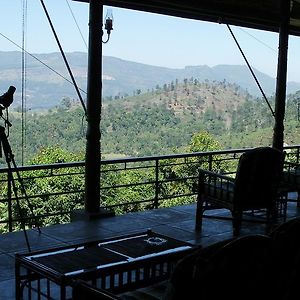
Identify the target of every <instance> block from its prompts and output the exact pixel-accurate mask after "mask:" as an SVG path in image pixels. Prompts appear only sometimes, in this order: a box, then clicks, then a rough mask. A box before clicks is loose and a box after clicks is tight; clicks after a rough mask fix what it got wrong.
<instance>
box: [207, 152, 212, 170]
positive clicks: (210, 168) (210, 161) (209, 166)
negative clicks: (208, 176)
mask: <svg viewBox="0 0 300 300" xmlns="http://www.w3.org/2000/svg"><path fill="white" fill-rule="evenodd" d="M212 157H213V156H212V155H211V154H209V156H208V170H209V171H211V170H212V161H213V158H212Z"/></svg>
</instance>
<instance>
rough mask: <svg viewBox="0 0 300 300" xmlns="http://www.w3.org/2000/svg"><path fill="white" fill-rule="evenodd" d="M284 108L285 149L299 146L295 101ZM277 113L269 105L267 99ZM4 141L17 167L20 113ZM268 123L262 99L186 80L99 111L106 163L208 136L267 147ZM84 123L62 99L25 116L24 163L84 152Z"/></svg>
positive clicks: (13, 115) (171, 149) (227, 143)
mask: <svg viewBox="0 0 300 300" xmlns="http://www.w3.org/2000/svg"><path fill="white" fill-rule="evenodd" d="M299 98H300V92H298V93H296V94H293V95H290V96H289V99H288V101H287V108H286V111H287V114H286V122H285V142H286V143H288V144H297V143H299V142H300V141H299V139H300V138H299V137H300V135H299V133H300V132H299V128H300V123H299V121H298V99H299ZM270 102H271V105H272V106H273V107H274V100H273V99H270ZM9 116H10V121H11V123H12V124H13V126H12V127H11V129H10V133H9V134H10V135H9V140H10V141H11V145H12V149H13V152H14V153H15V154H16V158H17V160H18V161H20V158H21V150H22V138H21V113H20V112H17V111H16V110H15V111H13V110H12V111H11V112H10V114H9ZM273 123H274V120H273V116H272V114H271V112H270V110H269V108H268V107H267V104H266V103H265V101H264V100H262V99H254V98H253V97H251V96H250V95H249V94H248V93H247V92H246V91H244V90H243V89H241V88H240V87H239V86H237V85H234V84H230V83H227V82H226V81H222V82H215V81H214V82H210V81H206V82H202V83H201V82H198V80H197V79H194V78H189V79H185V80H184V81H183V82H178V81H176V82H170V83H169V84H164V85H163V86H161V87H160V86H157V87H156V88H155V89H153V90H151V91H148V92H147V93H141V91H140V90H137V91H135V96H132V97H125V98H124V97H122V98H120V97H114V98H110V99H106V100H105V101H104V104H103V109H102V120H101V133H102V138H101V140H102V154H103V157H106V158H109V157H112V156H114V157H115V156H147V155H160V154H170V153H178V152H186V151H187V145H188V144H189V142H190V140H191V137H192V135H193V134H195V133H197V132H201V131H206V132H208V133H209V134H210V135H211V136H213V137H214V138H215V139H216V140H217V141H219V142H220V144H221V146H222V148H224V149H226V148H239V147H249V146H255V145H269V144H270V143H271V139H272V130H273ZM85 130H86V121H85V118H84V114H83V110H82V108H81V107H80V105H79V104H78V103H77V102H74V101H71V100H70V99H69V98H65V99H63V100H62V101H61V104H60V105H59V106H58V107H56V108H55V109H53V110H49V111H47V112H44V113H31V112H27V113H26V126H25V140H24V142H23V146H24V147H23V148H24V158H25V163H26V162H27V161H28V160H29V159H31V158H32V157H33V156H34V155H35V154H36V153H38V152H39V151H40V150H41V149H43V148H45V147H48V146H59V147H61V148H62V149H65V150H67V151H70V152H72V153H83V152H84V149H85V148H84V147H85Z"/></svg>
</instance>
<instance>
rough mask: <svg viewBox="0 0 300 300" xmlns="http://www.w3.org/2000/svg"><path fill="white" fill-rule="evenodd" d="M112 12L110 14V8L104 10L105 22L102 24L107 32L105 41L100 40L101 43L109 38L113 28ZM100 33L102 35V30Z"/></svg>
mask: <svg viewBox="0 0 300 300" xmlns="http://www.w3.org/2000/svg"><path fill="white" fill-rule="evenodd" d="M113 19H114V18H113V14H112V10H111V9H108V10H107V12H106V16H105V24H104V29H105V30H106V33H107V39H106V41H103V40H102V43H104V44H106V43H107V42H108V41H109V38H110V33H111V31H112V30H113ZM102 35H103V31H102Z"/></svg>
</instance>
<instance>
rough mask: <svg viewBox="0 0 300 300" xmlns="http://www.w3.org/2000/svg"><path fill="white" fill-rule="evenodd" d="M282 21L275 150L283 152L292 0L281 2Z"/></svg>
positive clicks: (282, 0) (277, 83) (276, 99)
mask: <svg viewBox="0 0 300 300" xmlns="http://www.w3.org/2000/svg"><path fill="white" fill-rule="evenodd" d="M281 16H282V21H281V24H280V28H279V48H278V64H277V81H276V97H275V125H274V131H273V148H276V149H279V150H281V151H282V150H283V140H284V115H285V100H286V78H287V57H288V40H289V21H290V0H281Z"/></svg>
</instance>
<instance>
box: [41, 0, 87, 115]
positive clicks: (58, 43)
mask: <svg viewBox="0 0 300 300" xmlns="http://www.w3.org/2000/svg"><path fill="white" fill-rule="evenodd" d="M40 2H41V4H42V7H43V9H44V12H45V14H46V17H47V19H48V22H49V25H50V27H51V30H52V32H53V34H54V37H55V40H56V42H57V45H58V47H59V50H60V53H61V55H62V57H63V60H64V62H65V65H66V67H67V69H68V72H69V75H70V77H71V80H72V82H73V85H74V87H75V90H76V93H77V95H78V98H79V100H80V103H81V105H82V108H83V110H84V113H85V115H86V116H87V110H86V106H85V103H84V101H83V99H82V96H81V94H80V91H79V88H78V86H77V83H76V81H75V78H74V76H73V73H72V70H71V68H70V65H69V63H68V60H67V58H66V55H65V53H64V51H63V48H62V46H61V43H60V41H59V39H58V36H57V34H56V31H55V28H54V26H53V23H52V21H51V18H50V16H49V13H48V11H47V8H46V6H45V3H44V1H43V0H40Z"/></svg>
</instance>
